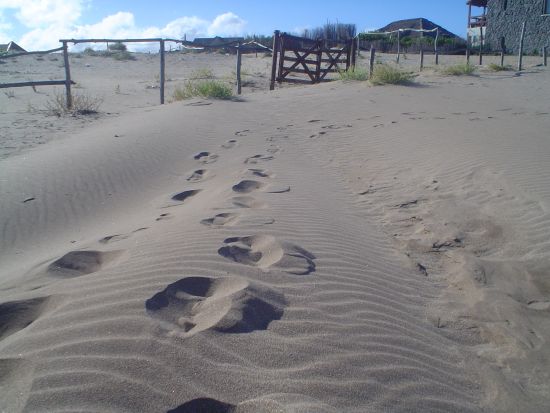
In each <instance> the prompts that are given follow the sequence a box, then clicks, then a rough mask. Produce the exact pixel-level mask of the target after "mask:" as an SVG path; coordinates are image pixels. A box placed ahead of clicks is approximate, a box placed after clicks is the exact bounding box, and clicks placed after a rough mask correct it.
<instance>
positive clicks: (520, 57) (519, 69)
mask: <svg viewBox="0 0 550 413" xmlns="http://www.w3.org/2000/svg"><path fill="white" fill-rule="evenodd" d="M524 36H525V22H523V24H522V25H521V36H520V38H519V57H518V72H521V69H522V67H523V38H524Z"/></svg>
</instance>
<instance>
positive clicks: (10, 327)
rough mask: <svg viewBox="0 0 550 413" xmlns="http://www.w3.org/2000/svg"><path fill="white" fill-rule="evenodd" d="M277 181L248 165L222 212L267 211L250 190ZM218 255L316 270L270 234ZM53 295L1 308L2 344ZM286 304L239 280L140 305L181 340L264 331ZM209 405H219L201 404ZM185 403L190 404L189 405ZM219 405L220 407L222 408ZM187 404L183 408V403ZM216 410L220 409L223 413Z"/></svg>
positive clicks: (200, 282) (212, 282) (102, 259)
mask: <svg viewBox="0 0 550 413" xmlns="http://www.w3.org/2000/svg"><path fill="white" fill-rule="evenodd" d="M247 132H249V131H248V130H244V131H239V132H236V133H235V135H236V136H246V133H247ZM237 144H238V143H237V140H235V139H231V140H229V141H227V142H226V143H225V144H222V145H221V147H222V148H224V149H231V148H233V147H235V146H236V145H237ZM278 151H279V148H278V147H275V146H271V147H270V148H268V149H267V153H268V154H267V155H266V154H256V155H253V156H250V157H248V158H246V159H245V160H244V164H245V165H256V164H261V163H264V162H268V161H271V160H273V159H274V154H275V153H277V152H278ZM193 158H194V159H195V160H196V161H197V162H198V163H200V164H202V165H206V164H212V163H214V162H216V161H217V160H218V158H219V157H218V155H216V154H213V153H210V152H207V151H203V152H199V153H197V154H195V155H194V156H193ZM214 176H215V175H214V174H212V173H211V172H210V171H209V170H207V169H205V168H198V169H196V170H194V171H192V172H191V173H190V174H189V175H188V176H187V178H186V180H187V181H188V182H190V183H199V182H203V181H204V180H206V179H210V178H213V177H214ZM273 177H274V175H273V174H272V173H271V172H270V171H268V170H266V169H263V168H260V167H250V168H247V169H246V171H245V172H244V176H243V179H242V180H241V181H239V182H237V183H235V184H234V185H233V186H232V188H231V191H232V193H233V194H234V196H232V197H231V198H230V199H229V203H230V205H231V206H229V207H226V208H224V209H262V208H268V205H267V203H266V202H264V201H262V200H259V199H256V198H255V197H254V196H253V193H254V192H257V191H261V192H265V193H272V194H275V193H284V192H289V191H290V187H289V186H277V185H274V184H272V183H270V182H269V180H270V179H272V178H273ZM201 191H202V189H190V190H185V191H182V192H178V193H176V194H174V195H172V196H171V200H172V201H173V202H175V203H177V205H180V204H186V203H188V202H192V199H193V198H194V197H196V196H197V195H199V194H200V193H201ZM239 216H240V214H238V213H237V212H233V211H231V212H221V213H218V214H216V215H214V216H212V217H209V218H205V219H203V220H201V221H200V223H201V224H203V225H205V226H207V227H211V228H216V227H217V228H220V227H225V226H232V225H235V224H236V223H238V222H239ZM171 217H172V215H171V214H170V213H162V214H160V215H159V216H158V217H157V218H156V221H163V220H166V219H170V218H171ZM252 222H256V223H257V224H260V225H266V224H272V223H274V220H273V219H272V218H258V219H257V220H256V221H252ZM146 229H147V227H144V228H138V229H136V230H135V231H133V232H131V233H128V234H113V235H108V236H105V237H104V238H102V239H100V240H98V243H99V244H102V245H108V244H111V243H116V242H119V241H123V240H126V239H128V238H130V237H131V236H132V235H133V234H134V233H136V232H139V231H143V230H146ZM217 252H218V254H219V255H220V256H221V257H224V258H225V259H227V260H229V261H233V262H235V263H237V264H240V265H247V266H252V267H257V268H259V269H261V270H263V271H266V272H268V271H270V270H271V269H272V268H273V269H276V270H279V271H284V272H286V273H288V274H291V275H307V274H311V273H312V272H314V271H315V263H314V260H315V258H316V257H315V256H314V255H313V254H312V253H310V252H308V251H306V250H305V249H303V248H301V247H300V246H298V245H295V244H292V243H289V242H286V241H280V240H278V239H276V238H275V237H273V236H271V235H264V234H258V235H250V236H248V235H247V236H240V237H230V238H226V239H225V240H224V241H223V243H222V245H221V246H220V247H219V249H218V250H217ZM123 254H124V251H123V250H111V251H99V250H74V251H69V252H68V253H66V254H65V255H63V256H62V257H60V258H58V259H56V260H55V261H53V262H51V263H49V264H48V265H47V267H46V270H45V272H46V274H47V275H48V276H50V277H55V278H58V279H67V278H75V277H80V276H85V275H89V274H93V273H95V272H98V271H100V270H102V269H104V268H106V267H109V266H113V265H116V263H117V261H119V259H120V258H121V257H122V256H123ZM50 300H51V297H48V296H46V297H35V298H31V299H27V300H21V301H11V302H4V303H0V340H3V339H5V338H7V337H8V336H11V335H13V334H16V333H18V332H19V331H21V330H23V329H26V328H28V327H29V326H30V325H31V324H33V322H35V321H36V320H37V319H38V318H39V317H40V316H41V315H42V314H43V311H42V310H43V308H44V307H45V306H46V305H47V304H48V302H49V301H50ZM286 305H287V302H286V300H285V298H284V296H283V295H282V294H281V293H279V292H277V291H276V290H273V289H271V288H269V287H266V286H264V285H260V284H259V283H256V282H254V281H250V280H248V279H246V278H244V277H240V276H223V277H222V276H220V277H216V276H212V277H204V276H202V277H198V276H187V277H184V278H182V279H180V280H178V281H176V282H174V283H171V284H169V285H168V286H166V288H165V289H164V290H162V291H160V292H157V293H156V294H154V295H153V296H152V297H150V298H149V299H147V300H146V301H145V309H146V311H147V313H148V314H149V315H150V316H151V317H152V318H154V319H156V320H157V321H158V323H159V327H160V329H161V330H162V331H163V332H164V334H165V335H167V336H172V337H179V338H186V337H190V336H192V335H194V334H197V333H199V332H201V331H204V330H207V329H210V330H214V331H218V332H222V333H232V334H242V333H249V332H252V331H256V330H266V329H267V328H268V326H269V324H270V323H271V322H272V321H274V320H279V319H280V318H281V317H282V315H283V311H284V307H285V306H286ZM200 400H201V401H200V403H201V404H202V403H203V402H204V403H206V404H209V403H214V404H218V403H220V402H217V401H214V400H207V401H204V400H202V399H200ZM188 403H191V404H193V403H194V402H193V401H190V402H188ZM222 404H223V403H222ZM185 406H186V405H185ZM220 411H224V409H223V408H222V409H221V410H220ZM227 411H230V410H227Z"/></svg>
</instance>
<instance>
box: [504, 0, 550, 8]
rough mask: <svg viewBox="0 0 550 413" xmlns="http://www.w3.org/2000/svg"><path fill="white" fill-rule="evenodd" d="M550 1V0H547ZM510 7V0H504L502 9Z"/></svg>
mask: <svg viewBox="0 0 550 413" xmlns="http://www.w3.org/2000/svg"><path fill="white" fill-rule="evenodd" d="M545 1H548V0H545ZM507 8H508V0H502V10H506V9H507Z"/></svg>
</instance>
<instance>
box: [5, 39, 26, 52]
mask: <svg viewBox="0 0 550 413" xmlns="http://www.w3.org/2000/svg"><path fill="white" fill-rule="evenodd" d="M25 52H26V50H25V49H23V48H22V47H21V46H19V45H18V44H17V43H15V42H9V43H6V44H0V53H25Z"/></svg>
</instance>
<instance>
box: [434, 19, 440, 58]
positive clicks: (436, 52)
mask: <svg viewBox="0 0 550 413" xmlns="http://www.w3.org/2000/svg"><path fill="white" fill-rule="evenodd" d="M438 40H439V27H438V28H436V30H435V43H434V52H435V64H436V65H438V64H439V51H438V50H437V41H438Z"/></svg>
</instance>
